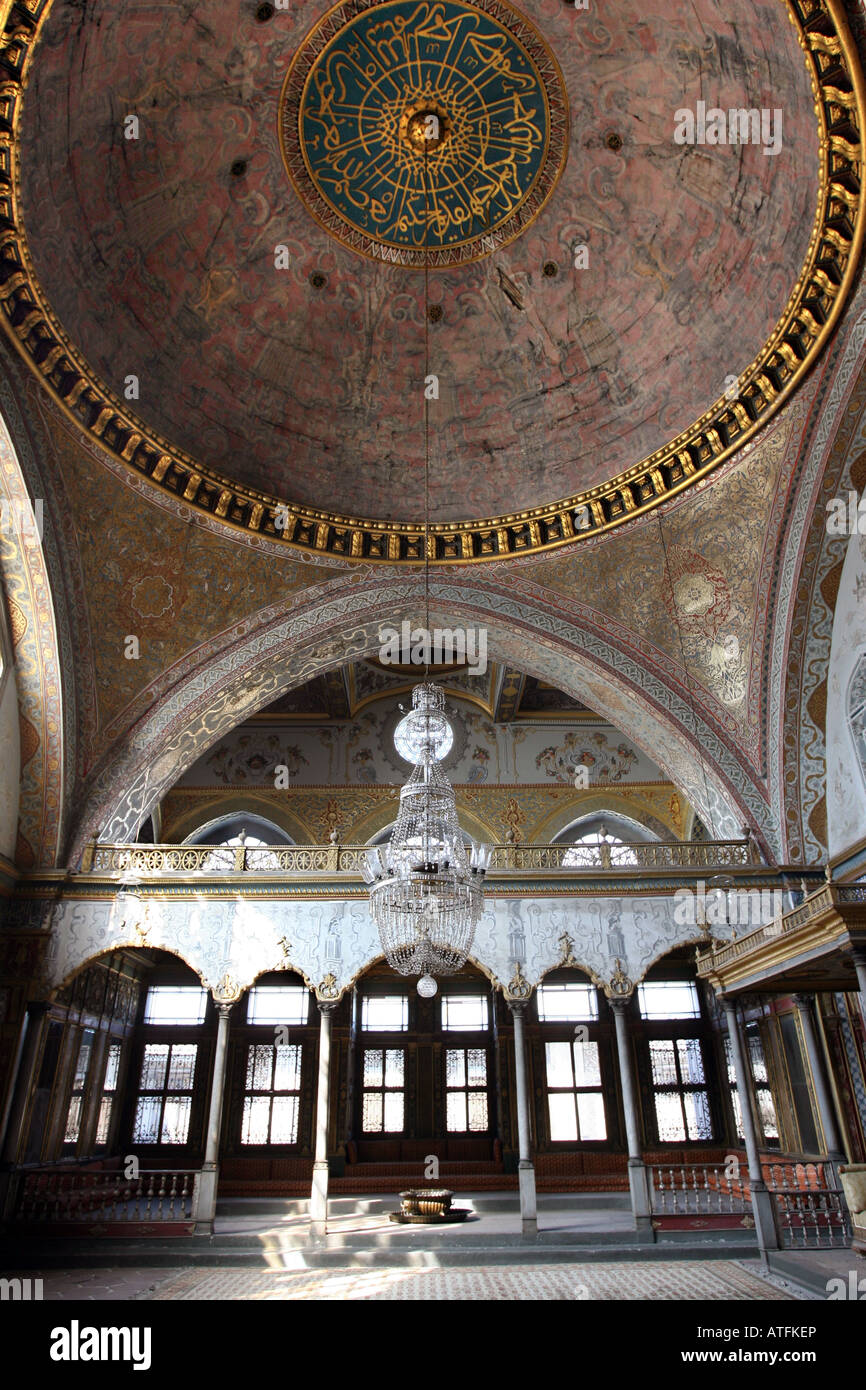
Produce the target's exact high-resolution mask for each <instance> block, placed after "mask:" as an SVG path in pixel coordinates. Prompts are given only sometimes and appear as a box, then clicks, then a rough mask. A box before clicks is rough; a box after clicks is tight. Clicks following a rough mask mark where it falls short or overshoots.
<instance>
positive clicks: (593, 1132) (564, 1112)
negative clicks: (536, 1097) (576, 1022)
mask: <svg viewBox="0 0 866 1390" xmlns="http://www.w3.org/2000/svg"><path fill="white" fill-rule="evenodd" d="M544 1056H545V1063H546V1073H547V1109H548V1114H549V1116H550V1137H551V1140H553V1141H555V1142H557V1143H568V1142H569V1141H571V1142H576V1141H578V1140H593V1139H596V1140H598V1139H606V1138H607V1120H606V1118H605V1113H604V1096H603V1094H602V1089H601V1063H600V1059H599V1053H598V1043H596V1042H590V1041H583V1042H582V1041H579V1040H578V1039H575V1040H574V1041H573V1042H551V1043H545V1047H544Z"/></svg>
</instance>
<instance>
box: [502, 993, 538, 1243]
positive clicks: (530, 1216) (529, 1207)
mask: <svg viewBox="0 0 866 1390" xmlns="http://www.w3.org/2000/svg"><path fill="white" fill-rule="evenodd" d="M508 1007H509V1009H510V1010H511V1016H512V1018H513V1019H514V1078H515V1083H516V1089H517V1151H518V1152H517V1156H518V1163H517V1180H518V1183H519V1186H520V1221H521V1225H522V1228H523V1233H524V1235H534V1234H535V1232H536V1231H537V1230H538V1214H537V1204H536V1199H535V1166H534V1164H533V1162H532V1158H531V1156H530V1155H531V1147H530V1146H531V1138H530V1135H531V1131H530V1127H529V1095H528V1091H527V1086H526V1046H525V1042H524V1037H523V1015H524V1012H525V1010H526V1000H525V999H509V1000H508Z"/></svg>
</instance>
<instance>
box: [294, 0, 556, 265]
mask: <svg viewBox="0 0 866 1390" xmlns="http://www.w3.org/2000/svg"><path fill="white" fill-rule="evenodd" d="M354 11H355V7H354V6H349V5H347V6H346V14H345V22H343V23H342V24H341V25H340V27H338V28H337V32H336V33H334V34H333V35H332V36H331V37H329V38H327V40H326V41H324V42H321V43H320V44H319V46H318V51H317V52H316V53H315V55H314V56H313V57H312V59H311V60H308V61H307V62H306V63H301V64H300V65H299V72H298V73H297V74H295V76H296V77H300V76H303V85H302V87H301V89H300V91H299V92H297V94H296V96H295V97H294V100H293V90H292V88H293V84H292V81H291V79H292V77H293V73H290V80H289V81H287V84H286V89H285V91H284V101H285V109H284V112H283V136H284V153H285V154H286V161H287V165H288V167H289V172H290V173H291V174H292V176H293V178H294V179H295V182H296V185H297V186H298V187H299V191H300V192H301V193H302V196H304V197H305V200H306V201H307V202H308V203H309V204H310V205H311V210H312V211H313V212H314V213H315V215H316V216H317V217H318V219H319V220H320V221H325V225H327V226H328V228H329V230H333V231H335V232H338V227H339V224H342V225H343V227H344V228H345V229H346V230H347V231H354V232H355V233H357V234H358V237H357V238H356V239H355V240H354V241H352V240H350V244H354V245H356V246H357V248H358V249H360V250H363V251H365V252H366V253H367V254H373V255H378V256H379V257H380V259H384V260H392V261H393V260H402V261H404V263H407V264H420V263H421V262H422V260H423V256H424V254H425V249H426V251H428V252H429V251H431V250H432V251H436V252H439V253H442V252H447V253H449V255H448V257H447V259H448V260H449V261H453V260H466V259H472V258H474V256H476V255H478V254H483V252H484V251H485V250H490V249H493V246H495V245H499V244H502V241H503V240H505V239H511V237H512V236H513V235H517V233H518V232H519V231H520V230H522V227H523V226H525V225H526V222H527V221H529V220H530V219H531V217H532V216H534V215H536V214H537V212H538V210H539V209H540V207H541V205H542V203H543V201H544V200H545V198H546V197H547V196H548V195H549V193H550V191H551V189H552V187H553V185H554V183H555V181H556V178H557V177H558V173H559V170H560V168H561V164H562V163H563V162H564V153H565V141H564V134H561V135H560V129H561V131H563V132H564V128H565V120H564V117H565V97H564V93H563V91H562V88H561V80H560V81H559V85H558V89H557V83H556V81H555V79H557V78H558V69H556V65H555V63H554V62H553V59H552V58H550V56H549V55H548V54H547V51H546V49H545V48H544V45H543V44H542V43H541V40H540V39H538V37H537V36H536V35H534V34H533V32H532V31H530V29H529V26H528V25H527V24H525V22H523V21H521V23H520V28H521V33H520V36H519V37H518V36H517V34H515V33H514V32H512V30H511V29H509V28H507V27H506V25H505V23H504V22H503V18H507V17H508V16H509V14H511V16H512V17H514V16H513V12H509V11H508V10H507V8H506V7H505V6H504V5H502V4H500V3H497V2H496V0H486V3H485V0H482V3H481V4H479V5H476V4H471V5H470V4H466V3H456V2H455V0H420V2H419V0H385V3H383V4H378V5H375V6H373V7H372V8H370V9H366V10H363V11H362V12H361V13H360V14H358V13H355V12H354ZM331 19H332V20H333V12H332V14H331ZM337 23H339V20H338V21H337ZM533 50H534V51H533ZM539 59H540V60H541V61H540V62H539ZM297 63H298V60H297V58H296V64H297ZM295 85H297V83H295ZM552 115H553V117H554V119H555V123H556V125H557V132H558V134H557V139H556V140H555V142H554V150H553V159H552V161H551V158H550V156H551V140H550V131H551V117H552ZM295 120H296V122H297V124H296V127H295V129H296V130H297V143H298V148H299V152H300V154H301V156H302V159H303V167H304V170H305V172H306V176H307V177H306V179H303V180H300V181H299V179H298V178H297V173H298V165H299V161H293V159H292V157H291V156H292V143H293V142H292V139H291V136H292V134H293V129H292V125H293V122H294V121H295ZM287 136H288V137H289V138H288V139H287V138H286V137H287ZM425 136H426V137H427V138H425ZM311 189H312V190H314V191H315V196H314V197H312V198H311V197H310V196H309V195H310V192H311ZM521 213H522V214H523V215H522V216H521ZM327 214H330V216H328V215H327ZM338 234H339V232H338ZM395 253H396V254H395ZM455 253H456V254H455ZM434 263H438V264H442V263H443V258H442V256H441V255H440V256H439V258H438V259H437V260H436V261H435V262H434Z"/></svg>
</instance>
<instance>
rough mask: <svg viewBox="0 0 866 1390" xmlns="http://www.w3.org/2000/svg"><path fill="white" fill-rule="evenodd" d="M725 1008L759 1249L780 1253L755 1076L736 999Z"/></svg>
mask: <svg viewBox="0 0 866 1390" xmlns="http://www.w3.org/2000/svg"><path fill="white" fill-rule="evenodd" d="M722 1006H723V1008H724V1010H725V1014H726V1016H727V1020H728V1037H729V1038H730V1040H731V1057H732V1059H733V1063H734V1072H735V1074H736V1078H737V1092H738V1094H739V1097H740V1114H741V1116H742V1120H743V1138H744V1139H745V1144H746V1156H747V1158H748V1161H749V1187H750V1188H751V1193H752V1215H753V1216H754V1219H755V1234H756V1235H757V1237H758V1247H759V1249H760V1251H761V1253H762V1255H763V1254H764V1252H765V1251H767V1250H778V1248H779V1237H778V1235H777V1233H776V1216H775V1211H774V1208H773V1198H772V1196H771V1194H770V1193H769V1192H768V1191H767V1185H766V1183H765V1182H764V1174H763V1172H762V1169H761V1156H760V1154H759V1152H758V1133H757V1130H756V1128H755V1114H754V1110H753V1104H754V1100H753V1096H752V1075H751V1072H750V1070H749V1068H748V1067H747V1065H746V1054H745V1050H744V1048H743V1039H742V1035H741V1033H740V1023H739V1019H738V1018H737V1009H736V1005H735V1004H734V1001H733V999H727V998H726V997H725V996H724V995H722Z"/></svg>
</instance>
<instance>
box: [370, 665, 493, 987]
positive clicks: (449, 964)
mask: <svg viewBox="0 0 866 1390" xmlns="http://www.w3.org/2000/svg"><path fill="white" fill-rule="evenodd" d="M444 710H445V695H444V692H443V690H442V688H441V686H438V685H433V684H432V683H430V682H424V683H423V684H421V685H416V686H415V689H414V690H413V691H412V709H411V711H410V713H409V714H407V715H406V716H405V717H404V718H403V719H401V721H400V723H399V724H398V725H397V728H396V730H395V732H394V744H395V747H396V749H397V752H398V753H399V754H400V755H401V756H402V757H404V758H406V759H407V761H412V762H414V763H415V767H414V769H413V771H412V775H411V776H410V778H409V780H408V782H407V783H406V784H405V786H404V787H402V788H401V791H400V812H399V814H398V816H397V823H396V825H395V826H394V832H393V834H392V836H391V840H390V843H389V844H387V845H377V846H374V847H372V848H371V849H369V850H368V851H367V856H366V864H365V866H364V877H365V878H366V880H367V882H368V883H369V884H370V885H371V886H370V910H371V912H372V914H373V920H374V922H375V923H376V926H377V927H378V929H379V937H380V940H381V942H382V948H383V950H384V952H385V956H386V958H387V960H388V964H389V965H390V966H391V968H392V969H393V970H396V971H397V973H398V974H399V975H420V976H421V979H420V980H419V981H418V993H419V994H421V995H423V996H424V997H426V998H429V997H430V996H431V995H433V994H435V993H436V988H437V986H436V981H435V980H434V979H433V976H434V975H448V974H452V973H453V972H454V971H456V970H459V969H460V968H461V966H463V965H464V964H465V961H466V957H467V955H468V954H469V952H470V950H471V949H472V942H473V940H474V937H475V927H476V925H477V923H478V919H479V917H480V916H481V908H482V904H483V898H484V892H483V884H484V875H485V873H486V871H487V865H488V862H489V859H490V848H489V846H487V845H476V844H472V845H471V849H470V852H469V853H467V849H466V845H465V844H464V842H463V832H462V830H461V829H460V824H459V822H458V820H457V803H456V799H455V796H454V788H453V787H452V786H451V783H450V782H449V781H448V778H447V777H446V776H445V773H444V772H443V771H442V768H441V767H440V763H441V761H442V759H443V758H444V757H445V756H446V755H447V753H448V751H449V749H450V748H451V744H452V743H453V740H454V735H453V732H452V729H451V725H450V724H449V723H448V720H447V718H446V716H445V713H444Z"/></svg>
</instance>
